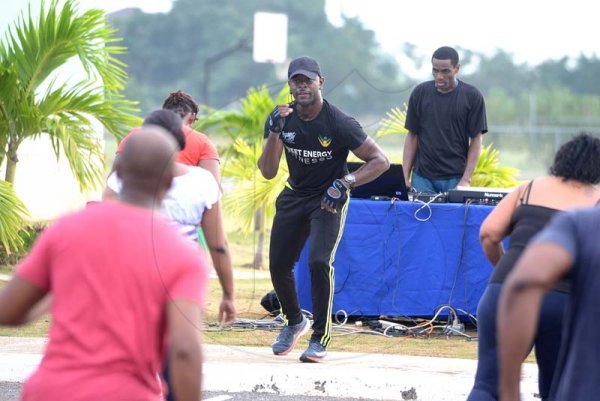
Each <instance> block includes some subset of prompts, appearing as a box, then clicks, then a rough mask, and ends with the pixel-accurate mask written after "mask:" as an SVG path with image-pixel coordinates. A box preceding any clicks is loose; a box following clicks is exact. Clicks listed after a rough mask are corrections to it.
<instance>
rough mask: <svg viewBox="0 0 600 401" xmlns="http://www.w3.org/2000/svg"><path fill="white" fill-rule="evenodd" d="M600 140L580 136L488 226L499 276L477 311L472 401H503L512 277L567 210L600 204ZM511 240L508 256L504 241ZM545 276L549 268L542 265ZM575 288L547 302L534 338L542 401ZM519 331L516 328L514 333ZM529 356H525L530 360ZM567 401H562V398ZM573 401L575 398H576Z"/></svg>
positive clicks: (487, 240)
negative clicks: (501, 346) (501, 342)
mask: <svg viewBox="0 0 600 401" xmlns="http://www.w3.org/2000/svg"><path fill="white" fill-rule="evenodd" d="M598 183H600V139H598V138H595V137H593V136H592V135H589V134H585V133H582V134H579V135H577V136H576V137H574V138H573V139H571V140H570V141H569V142H567V143H565V144H563V145H562V146H561V147H560V149H559V150H558V152H557V153H556V155H555V157H554V163H553V164H552V167H550V174H549V175H546V176H542V177H537V178H535V179H534V180H531V181H528V182H524V183H523V184H521V185H520V186H518V187H517V188H516V189H515V190H513V191H512V192H511V193H510V194H508V195H507V196H506V197H504V199H502V201H501V202H500V203H499V204H498V205H497V206H496V207H495V208H494V210H493V211H492V212H491V213H490V214H489V215H488V217H487V218H486V219H485V220H484V221H483V223H482V225H481V229H480V232H479V237H480V240H481V245H482V247H483V250H484V252H485V255H486V256H487V258H488V260H489V261H490V263H491V264H492V265H493V266H494V271H493V272H492V276H491V278H490V282H489V284H488V286H487V288H486V289H485V291H484V293H483V295H482V297H481V300H480V301H479V306H478V307H477V331H478V332H477V334H478V337H479V340H478V358H477V359H478V361H477V372H476V374H475V384H474V386H473V389H472V390H471V393H470V394H469V397H468V398H467V400H468V401H490V400H497V399H498V369H499V364H498V341H497V338H498V333H499V330H500V328H501V327H502V326H503V325H504V324H505V322H503V321H500V320H498V318H497V314H498V302H499V301H498V300H499V297H500V293H501V290H502V288H503V287H504V285H505V284H504V283H505V282H506V281H507V277H508V276H509V273H510V272H511V271H512V270H513V269H514V267H515V264H516V263H517V261H518V260H519V258H520V257H521V254H522V253H523V252H524V251H525V247H526V246H527V245H528V243H529V242H530V241H531V240H532V238H533V237H534V236H535V235H536V234H537V233H538V232H540V231H541V230H542V229H543V228H544V227H545V226H546V225H547V224H548V222H549V221H550V220H551V219H552V218H553V217H554V216H555V215H556V214H559V213H561V212H563V211H565V210H570V209H576V208H582V207H591V206H594V205H596V204H597V203H598V202H599V201H600V190H599V189H598V188H595V185H597V184H598ZM507 236H510V242H509V246H508V249H507V250H506V252H505V251H504V246H503V245H502V241H503V240H504V238H505V237H507ZM538 267H539V269H541V270H543V269H544V268H545V266H543V265H539V266H538ZM570 284H571V283H570V282H569V281H568V280H567V279H566V278H564V277H563V279H562V280H561V281H560V282H559V283H558V285H556V286H554V288H553V289H552V291H549V292H548V294H546V296H545V297H544V300H543V303H542V307H541V312H540V316H539V321H538V322H537V328H536V330H535V332H536V334H535V338H533V339H532V340H533V342H532V343H531V344H530V349H531V346H533V345H535V355H536V362H537V365H538V368H539V379H538V385H539V392H540V398H541V399H542V400H543V401H545V400H548V397H549V393H550V387H551V383H552V378H553V376H554V372H555V369H556V366H557V360H558V350H559V346H560V343H561V337H562V333H563V326H564V323H563V315H564V312H565V309H566V306H567V301H568V298H569V292H570V286H571V285H570ZM511 329H514V327H511ZM526 356H527V354H526V353H525V354H523V355H522V357H523V359H525V357H526ZM561 399H563V398H561ZM573 399H574V398H573Z"/></svg>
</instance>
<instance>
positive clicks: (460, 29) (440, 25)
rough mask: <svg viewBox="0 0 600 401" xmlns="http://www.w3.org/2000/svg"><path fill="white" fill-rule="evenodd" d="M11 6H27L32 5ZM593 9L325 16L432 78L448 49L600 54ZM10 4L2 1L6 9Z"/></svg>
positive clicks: (353, 5)
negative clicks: (346, 20)
mask: <svg viewBox="0 0 600 401" xmlns="http://www.w3.org/2000/svg"><path fill="white" fill-rule="evenodd" d="M240 1H242V0H240ZM282 1H290V0H282ZM36 2H37V1H36V0H32V3H34V4H35V3H36ZM10 3H11V7H14V6H15V3H22V4H23V6H22V7H24V5H25V4H27V1H26V0H13V1H12V2H10ZM80 4H81V5H82V7H83V8H89V7H97V8H103V9H105V10H106V11H109V12H110V11H115V10H118V9H121V8H124V7H139V8H141V9H143V10H144V11H145V12H167V11H169V9H170V8H171V0H80ZM307 4H310V2H309V3H307ZM594 4H595V2H594V1H592V0H569V1H557V0H546V1H544V2H542V1H528V0H503V1H495V2H492V1H486V0H455V1H447V0H446V1H442V0H427V1H418V0H412V1H399V0H368V1H365V0H327V13H328V15H329V18H330V20H331V22H332V23H334V24H339V23H340V21H341V19H340V16H341V15H342V14H343V15H347V16H351V17H353V16H358V17H359V18H360V19H361V20H362V21H363V23H364V24H365V26H366V27H367V28H369V29H372V30H374V31H375V34H376V38H377V40H378V41H379V43H380V44H381V46H382V48H383V50H385V51H386V52H389V53H391V54H393V55H399V54H400V53H401V51H402V47H403V45H404V44H405V43H411V44H413V45H414V46H415V55H417V56H421V57H423V58H424V59H425V60H426V61H427V63H426V64H425V65H424V66H423V68H422V69H421V70H415V69H414V68H413V71H410V72H412V74H411V75H414V74H415V73H416V74H429V70H430V65H429V64H428V61H429V57H430V56H431V53H432V52H433V51H434V50H435V49H436V48H438V47H439V46H443V45H449V46H459V47H462V48H465V49H469V50H474V51H479V52H482V53H485V54H487V55H491V54H493V53H494V51H495V49H498V48H501V49H503V50H506V51H508V52H511V53H513V55H514V59H515V61H517V62H527V63H529V64H531V65H536V64H538V63H539V62H541V61H543V60H547V59H549V58H552V59H560V58H562V57H564V56H570V57H577V56H578V55H579V54H581V53H583V54H585V55H587V56H592V55H594V54H596V55H598V56H600V24H598V23H597V22H596V19H597V18H598V17H597V13H596V12H595V10H594V9H593V8H592V6H593V5H594ZM7 6H8V4H3V6H2V9H4V8H5V7H7ZM399 60H400V62H401V65H402V66H403V69H404V70H410V69H411V68H410V66H409V65H408V64H410V61H409V60H406V59H403V58H402V57H400V58H399ZM405 72H409V71H405Z"/></svg>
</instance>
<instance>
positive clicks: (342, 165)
mask: <svg viewBox="0 0 600 401" xmlns="http://www.w3.org/2000/svg"><path fill="white" fill-rule="evenodd" d="M292 108H293V105H292ZM267 123H268V118H267V122H266V123H265V130H264V135H265V138H267V137H268V135H269V128H268V125H267ZM279 137H280V138H281V140H282V141H283V147H284V152H285V157H286V160H287V164H288V169H289V173H290V177H289V179H288V183H289V185H290V186H291V188H292V189H293V190H294V191H297V193H298V194H301V195H314V194H321V193H323V192H324V191H325V190H326V189H327V187H328V186H329V185H331V183H332V182H333V180H334V179H336V178H341V177H343V176H344V174H346V173H347V172H348V169H347V167H346V159H347V157H348V153H349V151H351V150H354V149H356V148H357V147H359V146H360V145H361V144H362V143H363V142H364V141H365V139H366V138H367V134H366V133H365V132H364V130H363V129H362V127H361V126H360V124H359V123H358V122H357V121H356V120H355V119H354V118H352V117H350V116H348V115H347V114H345V113H344V112H342V111H341V110H340V109H338V108H337V107H335V106H334V105H332V104H330V103H329V102H327V101H326V100H324V101H323V108H322V109H321V112H320V113H319V115H318V116H317V117H316V118H315V119H314V120H311V121H303V120H301V119H300V118H298V115H297V113H295V112H293V113H292V114H291V115H290V116H288V117H287V118H286V121H285V125H284V126H283V130H282V131H281V133H280V134H279Z"/></svg>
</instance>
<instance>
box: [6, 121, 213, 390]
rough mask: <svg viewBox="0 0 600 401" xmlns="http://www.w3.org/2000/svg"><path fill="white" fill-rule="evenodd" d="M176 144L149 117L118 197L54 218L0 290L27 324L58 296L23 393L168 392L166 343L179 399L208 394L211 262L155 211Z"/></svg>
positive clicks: (10, 316)
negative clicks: (204, 322) (204, 343)
mask: <svg viewBox="0 0 600 401" xmlns="http://www.w3.org/2000/svg"><path fill="white" fill-rule="evenodd" d="M176 152H177V150H176V143H175V141H174V140H173V138H172V137H171V136H170V135H169V134H167V133H166V132H165V131H164V130H163V129H161V128H159V127H144V128H143V129H142V131H141V132H140V133H139V134H138V135H136V137H135V138H132V139H131V140H130V141H128V143H127V144H126V145H125V147H124V149H123V152H122V156H121V158H120V159H119V162H118V163H117V164H116V166H115V170H116V172H117V174H118V176H119V177H120V178H121V180H122V181H123V190H122V191H121V194H120V196H119V200H118V201H104V202H101V203H98V204H94V205H92V206H90V207H88V208H86V209H84V210H82V211H80V212H77V213H74V214H72V215H68V216H65V217H62V218H60V219H58V220H57V221H55V222H54V223H53V224H51V225H50V226H49V227H48V228H47V229H46V230H45V231H44V233H42V235H41V236H40V238H39V239H38V240H37V242H36V243H35V245H34V247H33V248H32V250H31V252H30V253H29V255H28V256H27V257H26V258H25V259H24V261H23V262H22V263H21V264H20V265H19V266H18V267H17V270H16V274H15V277H14V278H13V280H11V281H10V282H9V283H8V284H7V285H6V287H4V288H3V289H2V290H0V324H1V325H20V324H23V323H25V322H26V321H27V319H28V318H29V317H30V316H28V313H30V312H31V310H32V308H33V307H34V306H35V305H36V303H37V302H38V301H40V300H41V299H42V297H44V296H45V295H46V294H48V293H51V294H52V298H53V299H52V311H51V314H52V324H51V327H50V332H49V342H48V345H47V348H46V351H45V353H44V357H43V359H42V362H41V364H40V366H39V368H38V369H37V370H36V372H35V373H34V374H33V375H32V376H31V377H29V379H28V380H27V381H26V382H25V384H24V385H23V393H22V399H23V400H61V401H69V400H115V399H120V400H121V399H122V400H134V399H135V400H153V401H154V400H161V399H163V388H162V386H161V380H160V378H159V376H158V375H157V372H160V371H161V367H162V360H163V356H164V355H165V354H164V352H165V349H166V350H167V351H168V355H169V357H168V358H169V361H170V364H171V367H172V372H173V377H174V378H175V380H173V389H172V391H174V392H175V394H176V395H177V398H178V400H179V401H184V400H190V401H191V400H194V401H197V400H198V399H199V398H200V388H201V373H202V372H201V368H202V355H201V344H200V340H199V327H200V322H201V311H202V307H201V305H202V304H203V302H204V299H205V296H206V284H207V281H208V269H207V266H206V262H205V260H204V256H203V254H202V252H201V251H200V250H199V249H198V247H197V246H195V245H194V244H192V243H191V242H190V241H187V240H185V239H183V238H182V237H181V235H180V234H179V233H178V232H177V230H176V229H175V228H174V227H173V226H172V224H171V223H169V222H168V221H167V219H166V218H164V217H162V215H161V214H160V213H159V212H158V210H157V206H158V205H160V201H161V200H162V198H163V197H164V196H165V194H166V192H167V191H168V189H169V187H170V185H171V181H172V179H173V168H174V158H175V155H176Z"/></svg>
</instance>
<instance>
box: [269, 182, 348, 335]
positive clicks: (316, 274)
mask: <svg viewBox="0 0 600 401" xmlns="http://www.w3.org/2000/svg"><path fill="white" fill-rule="evenodd" d="M321 199H322V195H316V196H309V197H306V196H298V195H297V194H296V193H295V192H294V191H293V190H291V189H289V188H287V187H286V188H285V189H284V190H283V191H282V192H281V194H280V195H279V197H278V198H277V202H276V213H275V219H274V220H273V229H272V231H271V245H270V252H269V259H270V260H269V269H270V271H271V281H272V282H273V288H274V289H275V292H276V293H277V298H278V299H279V302H280V303H281V309H282V313H283V315H284V317H285V318H286V319H287V321H288V324H290V325H293V324H297V323H300V321H301V320H302V315H301V312H300V306H299V304H298V294H297V292H296V280H295V278H294V272H293V269H294V263H295V262H296V261H297V260H298V257H299V256H300V252H301V251H302V248H303V247H304V244H305V242H306V239H307V238H308V236H309V235H310V250H309V257H308V261H309V262H308V263H309V267H310V276H311V290H312V305H313V317H314V323H313V330H314V333H313V335H312V338H313V339H315V340H318V341H320V342H321V344H322V345H324V346H327V345H328V344H329V342H330V341H331V323H332V322H331V316H332V314H333V310H332V308H333V294H334V283H335V279H334V268H333V261H334V257H335V251H336V249H337V246H338V244H339V241H340V239H341V237H342V232H343V229H344V222H345V219H346V213H347V208H348V200H346V201H345V202H344V203H343V204H341V205H338V212H337V213H335V214H334V213H330V212H327V211H325V210H321Z"/></svg>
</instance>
